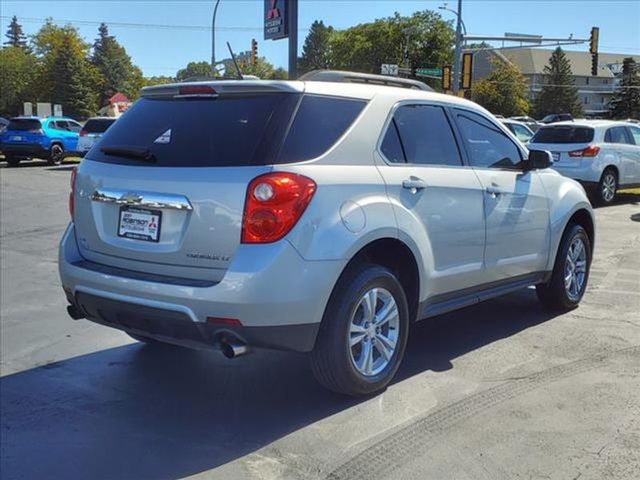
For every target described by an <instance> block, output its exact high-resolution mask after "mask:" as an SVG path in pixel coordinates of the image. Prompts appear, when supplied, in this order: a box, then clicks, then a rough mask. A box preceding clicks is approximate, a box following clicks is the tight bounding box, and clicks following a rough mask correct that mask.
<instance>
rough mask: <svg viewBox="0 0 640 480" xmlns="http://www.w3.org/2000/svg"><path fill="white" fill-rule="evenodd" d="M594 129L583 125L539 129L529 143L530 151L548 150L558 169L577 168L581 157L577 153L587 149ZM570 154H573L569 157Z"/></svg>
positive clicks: (561, 125) (559, 125)
mask: <svg viewBox="0 0 640 480" xmlns="http://www.w3.org/2000/svg"><path fill="white" fill-rule="evenodd" d="M593 138H594V129H593V128H592V127H589V126H584V125H574V124H557V125H552V126H548V127H541V128H539V129H538V131H537V132H536V133H535V135H534V136H533V137H532V138H531V140H530V141H529V145H528V146H529V149H530V150H548V151H550V152H551V154H552V156H553V162H554V164H557V166H558V167H578V166H579V165H580V162H581V161H582V158H583V157H582V156H581V155H579V154H578V153H577V152H582V151H584V150H585V149H586V148H587V147H589V146H590V145H591V144H592V142H593ZM570 152H575V153H573V155H570V154H569V153H570Z"/></svg>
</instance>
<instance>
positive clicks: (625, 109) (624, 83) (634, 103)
mask: <svg viewBox="0 0 640 480" xmlns="http://www.w3.org/2000/svg"><path fill="white" fill-rule="evenodd" d="M609 111H610V113H611V117H612V118H622V119H626V118H640V67H639V66H638V64H637V63H636V61H635V60H634V59H633V58H632V57H629V58H625V59H624V60H623V63H622V79H621V81H620V88H619V89H618V90H617V91H616V93H615V94H614V96H613V98H612V99H611V102H610V103H609Z"/></svg>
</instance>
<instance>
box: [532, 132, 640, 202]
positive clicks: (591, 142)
mask: <svg viewBox="0 0 640 480" xmlns="http://www.w3.org/2000/svg"><path fill="white" fill-rule="evenodd" d="M529 148H531V149H540V150H550V151H551V152H552V155H553V161H554V164H553V168H554V169H555V170H557V171H558V172H560V173H562V174H563V175H566V176H567V177H570V178H575V179H576V180H578V181H579V182H580V183H582V184H583V185H584V187H585V188H586V189H587V190H588V191H589V192H590V193H592V194H593V195H594V197H595V200H596V201H598V202H600V203H602V204H610V203H611V202H613V200H614V198H615V196H616V192H617V191H618V189H619V188H621V187H634V186H639V185H640V126H638V125H635V124H633V123H629V122H614V121H610V120H591V121H590V120H579V121H578V120H576V121H571V122H561V123H554V124H553V125H549V126H545V127H541V128H540V129H539V130H538V131H537V132H536V134H535V135H534V137H533V138H532V139H531V140H530V144H529Z"/></svg>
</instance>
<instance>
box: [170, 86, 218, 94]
mask: <svg viewBox="0 0 640 480" xmlns="http://www.w3.org/2000/svg"><path fill="white" fill-rule="evenodd" d="M216 93H217V92H216V91H215V89H214V88H213V87H211V86H210V85H185V86H184V87H180V89H179V90H178V94H179V95H216Z"/></svg>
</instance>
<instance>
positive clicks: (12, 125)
mask: <svg viewBox="0 0 640 480" xmlns="http://www.w3.org/2000/svg"><path fill="white" fill-rule="evenodd" d="M41 128H42V124H41V123H40V120H37V119H35V118H13V119H11V120H10V121H9V126H8V127H7V130H20V131H23V132H28V131H30V130H39V129H41Z"/></svg>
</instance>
